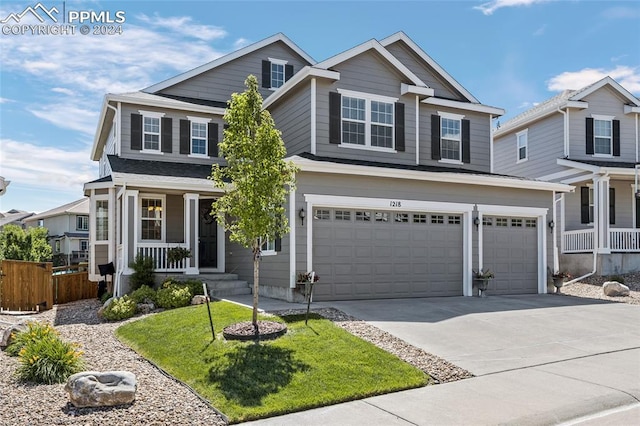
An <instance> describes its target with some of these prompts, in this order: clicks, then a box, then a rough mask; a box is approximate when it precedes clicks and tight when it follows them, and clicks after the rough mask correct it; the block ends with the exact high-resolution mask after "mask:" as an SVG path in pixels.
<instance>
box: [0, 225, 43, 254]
mask: <svg viewBox="0 0 640 426" xmlns="http://www.w3.org/2000/svg"><path fill="white" fill-rule="evenodd" d="M48 234H49V231H48V230H47V229H46V228H40V227H38V228H29V230H28V231H25V230H24V229H22V228H21V227H19V226H17V225H12V224H9V225H6V226H5V227H4V228H3V230H2V233H0V259H13V260H28V261H31V262H43V261H46V260H51V254H52V250H51V245H49V242H48V241H47V239H48Z"/></svg>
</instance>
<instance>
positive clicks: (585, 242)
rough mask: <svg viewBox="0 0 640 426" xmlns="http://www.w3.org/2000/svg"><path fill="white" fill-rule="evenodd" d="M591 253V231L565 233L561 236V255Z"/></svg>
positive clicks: (579, 230) (580, 230) (582, 230)
mask: <svg viewBox="0 0 640 426" xmlns="http://www.w3.org/2000/svg"><path fill="white" fill-rule="evenodd" d="M590 251H593V229H578V230H575V231H565V232H564V233H563V234H562V252H563V253H581V252H590Z"/></svg>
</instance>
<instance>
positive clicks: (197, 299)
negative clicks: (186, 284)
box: [191, 294, 207, 305]
mask: <svg viewBox="0 0 640 426" xmlns="http://www.w3.org/2000/svg"><path fill="white" fill-rule="evenodd" d="M204 303H207V298H206V297H205V296H203V295H201V294H196V295H195V296H193V298H192V299H191V304H192V305H202V304H204Z"/></svg>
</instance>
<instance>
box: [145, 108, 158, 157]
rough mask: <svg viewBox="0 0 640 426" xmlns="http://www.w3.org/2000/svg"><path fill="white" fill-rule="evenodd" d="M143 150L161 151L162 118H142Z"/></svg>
mask: <svg viewBox="0 0 640 426" xmlns="http://www.w3.org/2000/svg"><path fill="white" fill-rule="evenodd" d="M142 149H144V150H145V151H160V117H148V116H144V117H142Z"/></svg>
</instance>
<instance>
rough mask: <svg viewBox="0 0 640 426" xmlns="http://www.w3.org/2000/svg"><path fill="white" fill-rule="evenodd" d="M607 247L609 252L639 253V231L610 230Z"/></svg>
mask: <svg viewBox="0 0 640 426" xmlns="http://www.w3.org/2000/svg"><path fill="white" fill-rule="evenodd" d="M609 247H610V248H611V251H623V252H640V229H630V228H629V229H625V228H616V229H610V230H609Z"/></svg>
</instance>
